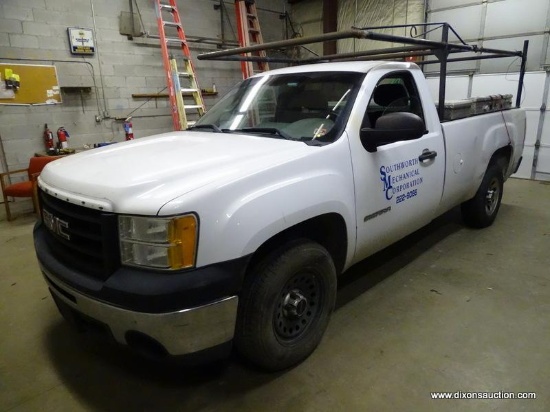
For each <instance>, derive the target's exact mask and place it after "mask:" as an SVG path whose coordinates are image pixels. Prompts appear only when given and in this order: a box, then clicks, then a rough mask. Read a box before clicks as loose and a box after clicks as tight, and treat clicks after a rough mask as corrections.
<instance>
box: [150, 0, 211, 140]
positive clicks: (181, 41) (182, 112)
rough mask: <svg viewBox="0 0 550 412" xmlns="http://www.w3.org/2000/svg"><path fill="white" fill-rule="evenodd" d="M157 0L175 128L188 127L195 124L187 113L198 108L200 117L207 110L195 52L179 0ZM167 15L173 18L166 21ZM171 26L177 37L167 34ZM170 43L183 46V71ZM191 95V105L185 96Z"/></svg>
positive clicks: (163, 58) (161, 40)
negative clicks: (195, 64)
mask: <svg viewBox="0 0 550 412" xmlns="http://www.w3.org/2000/svg"><path fill="white" fill-rule="evenodd" d="M154 3H155V12H156V15H157V23H158V30H159V35H158V37H159V38H160V48H161V51H162V61H163V63H164V70H165V72H166V83H167V88H168V96H169V97H170V112H171V115H172V121H173V123H174V130H185V129H187V127H188V126H190V125H192V124H193V123H194V122H189V121H188V120H187V114H186V112H187V111H196V113H197V114H198V115H199V116H202V115H203V114H204V112H205V107H204V101H203V98H202V94H201V89H200V87H199V84H198V81H197V75H196V72H195V68H194V67H193V62H192V61H191V51H190V50H189V46H188V45H187V39H186V38H185V32H184V31H183V26H182V23H181V19H180V15H179V12H178V8H177V4H176V0H167V1H165V2H161V0H154ZM164 16H166V17H167V18H171V20H165V19H164ZM167 29H169V30H172V31H173V30H176V32H177V33H176V34H175V37H174V36H168V35H167V34H166V30H167ZM169 44H177V45H179V46H181V51H182V56H181V57H180V58H182V59H183V67H184V70H183V71H178V64H177V58H176V57H175V56H174V55H171V54H169V52H168V45H169ZM180 79H185V81H186V82H187V84H188V85H187V86H186V87H182V86H181V81H180ZM189 96H191V97H192V99H193V102H192V103H189V104H187V103H186V102H185V99H184V97H189Z"/></svg>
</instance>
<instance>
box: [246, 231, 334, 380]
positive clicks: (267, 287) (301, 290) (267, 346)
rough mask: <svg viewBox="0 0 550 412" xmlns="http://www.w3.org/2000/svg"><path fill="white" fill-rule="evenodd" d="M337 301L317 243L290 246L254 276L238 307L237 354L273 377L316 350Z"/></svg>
mask: <svg viewBox="0 0 550 412" xmlns="http://www.w3.org/2000/svg"><path fill="white" fill-rule="evenodd" d="M335 299H336V270H335V267H334V263H333V262H332V258H331V256H330V254H329V253H328V252H327V251H326V249H325V248H323V247H322V246H321V245H319V244H317V243H313V242H310V241H306V240H300V241H293V242H290V243H288V244H286V245H284V246H283V247H281V248H280V249H278V250H277V251H275V252H273V253H271V254H270V255H268V256H266V257H265V258H264V259H263V260H262V261H261V262H260V263H259V264H258V265H257V266H256V267H255V268H254V269H253V272H252V273H251V274H250V276H249V278H248V280H247V282H245V286H244V289H243V292H242V294H241V299H240V303H239V316H238V321H237V330H236V336H235V343H236V346H237V349H238V350H239V352H240V353H241V354H242V355H243V356H244V357H246V358H247V359H248V360H250V361H252V362H253V363H255V364H256V365H258V366H260V367H262V368H264V369H267V370H271V371H276V370H281V369H286V368H288V367H290V366H293V365H295V364H297V363H299V362H301V361H302V360H304V359H305V358H307V357H308V356H309V355H310V354H311V352H313V350H314V349H315V348H316V347H317V345H318V344H319V342H320V341H321V338H322V336H323V334H324V332H325V329H326V328H327V325H328V322H329V318H330V314H331V312H332V309H333V308H334V302H335Z"/></svg>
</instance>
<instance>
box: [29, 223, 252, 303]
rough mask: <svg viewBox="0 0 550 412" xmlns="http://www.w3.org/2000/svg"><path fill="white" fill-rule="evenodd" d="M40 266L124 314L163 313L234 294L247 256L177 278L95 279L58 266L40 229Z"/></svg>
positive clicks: (136, 273)
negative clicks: (124, 310) (124, 311)
mask: <svg viewBox="0 0 550 412" xmlns="http://www.w3.org/2000/svg"><path fill="white" fill-rule="evenodd" d="M34 246H35V250H36V255H37V258H38V261H39V262H40V264H41V265H42V266H43V267H44V268H45V269H46V270H47V272H48V273H49V274H50V276H55V278H56V280H58V281H61V282H63V283H64V284H66V285H68V286H70V287H71V288H74V289H75V290H77V291H79V292H81V293H83V294H85V295H87V296H90V297H92V298H94V299H97V300H100V301H103V302H106V303H108V304H110V305H113V306H117V307H120V308H123V309H127V310H131V311H136V312H146V313H165V312H171V311H178V310H182V309H185V308H190V307H195V306H200V305H203V304H206V303H209V302H212V301H215V300H218V299H221V298H224V297H226V296H233V295H238V293H239V291H240V289H241V286H242V282H243V279H244V272H245V270H246V265H247V263H248V260H249V256H245V257H242V258H239V259H235V260H231V261H227V262H222V263H217V264H214V265H210V266H206V267H202V268H198V269H193V270H186V271H181V272H176V273H173V272H171V273H167V272H156V271H152V270H151V271H148V270H142V269H134V268H129V267H120V268H119V269H117V270H116V271H115V272H114V273H113V274H112V275H111V276H110V277H109V278H107V279H105V280H103V279H98V278H94V277H93V276H91V275H88V274H86V273H83V272H82V271H79V270H77V269H75V268H72V267H70V266H67V265H66V264H65V263H64V262H61V261H59V260H58V259H57V258H56V257H55V255H54V254H53V253H52V251H51V249H50V245H49V244H48V242H47V238H46V236H45V229H44V228H43V226H42V225H41V224H37V225H36V226H35V228H34Z"/></svg>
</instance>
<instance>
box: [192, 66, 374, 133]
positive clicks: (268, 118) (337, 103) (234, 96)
mask: <svg viewBox="0 0 550 412" xmlns="http://www.w3.org/2000/svg"><path fill="white" fill-rule="evenodd" d="M363 76H364V74H363V73H355V72H344V73H343V72H311V73H292V74H280V75H269V74H267V75H264V76H261V77H252V78H249V79H247V80H245V81H243V82H242V83H240V84H239V85H237V86H236V87H235V88H233V89H232V90H231V91H230V92H229V93H228V94H227V95H226V96H224V97H223V99H221V100H220V101H219V102H218V103H217V104H216V105H214V107H212V108H211V109H210V110H209V111H208V112H207V113H206V114H205V115H204V116H203V117H202V118H201V119H200V120H199V121H198V122H197V123H196V124H195V126H194V127H192V128H191V129H190V130H193V129H195V130H204V129H210V130H213V131H216V132H225V133H232V132H235V133H237V132H238V133H250V134H254V135H259V136H266V137H275V138H283V139H288V140H298V141H311V140H315V139H317V140H319V141H322V142H332V141H334V140H336V139H337V138H338V137H339V135H340V134H341V132H342V130H343V128H344V126H345V123H346V120H347V117H348V115H349V111H350V109H351V106H352V105H353V100H354V99H355V96H356V94H357V90H358V89H359V86H360V84H361V80H362V79H363Z"/></svg>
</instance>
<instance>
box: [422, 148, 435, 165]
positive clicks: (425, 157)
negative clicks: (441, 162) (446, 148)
mask: <svg viewBox="0 0 550 412" xmlns="http://www.w3.org/2000/svg"><path fill="white" fill-rule="evenodd" d="M436 156H437V152H436V151H435V150H433V151H430V150H427V149H426V150H424V151H423V152H422V154H421V155H420V156H418V160H420V161H421V162H424V161H426V160H430V159H435V157H436Z"/></svg>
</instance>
